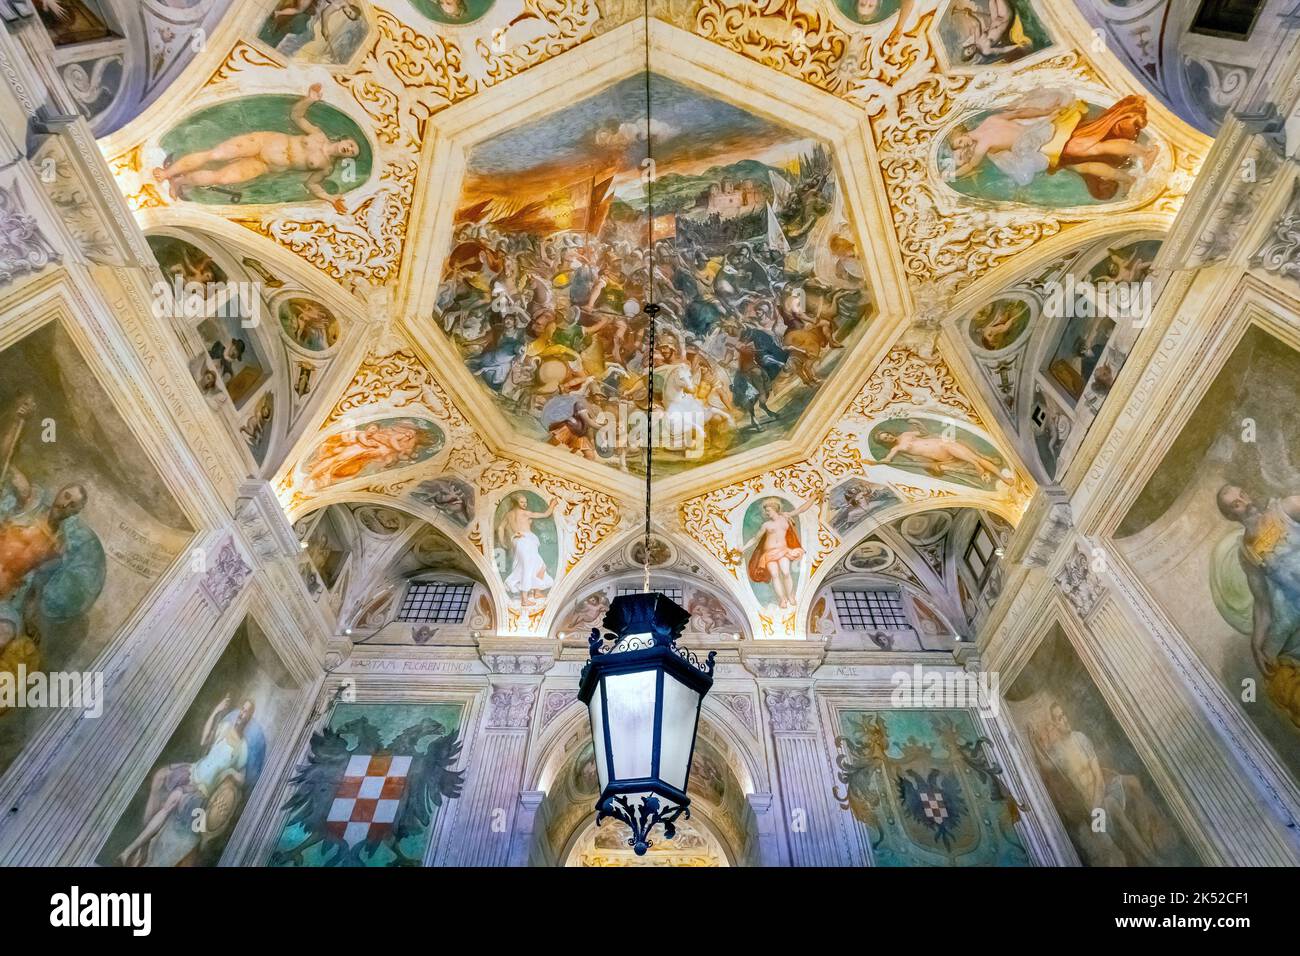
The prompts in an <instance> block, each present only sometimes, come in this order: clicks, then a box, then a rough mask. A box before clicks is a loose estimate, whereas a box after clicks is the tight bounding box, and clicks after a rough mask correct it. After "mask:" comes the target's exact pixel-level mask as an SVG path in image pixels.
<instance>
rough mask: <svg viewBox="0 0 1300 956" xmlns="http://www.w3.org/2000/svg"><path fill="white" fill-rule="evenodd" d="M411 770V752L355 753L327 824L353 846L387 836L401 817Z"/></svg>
mask: <svg viewBox="0 0 1300 956" xmlns="http://www.w3.org/2000/svg"><path fill="white" fill-rule="evenodd" d="M410 770H411V758H410V757H409V756H408V757H402V756H394V755H392V754H389V755H386V756H375V755H372V754H354V755H353V756H352V758H351V759H350V760H348V765H347V769H345V770H344V771H343V779H342V780H341V781H340V782H339V788H338V791H337V792H336V793H335V795H334V803H333V804H331V806H330V812H329V815H328V816H327V817H326V818H325V826H326V828H327V829H328V830H329V832H330V833H331V834H332V835H333V836H336V837H339V838H341V839H342V840H343V842H344V843H346V844H347V845H348V846H350V847H352V846H356V845H357V844H358V843H361V842H363V841H365V840H367V839H379V838H381V837H383V835H384V833H385V832H386V831H387V830H390V829H392V826H393V822H394V821H395V820H396V819H397V808H398V806H399V805H400V803H401V800H402V793H403V791H405V790H406V780H407V775H408V774H409V773H410Z"/></svg>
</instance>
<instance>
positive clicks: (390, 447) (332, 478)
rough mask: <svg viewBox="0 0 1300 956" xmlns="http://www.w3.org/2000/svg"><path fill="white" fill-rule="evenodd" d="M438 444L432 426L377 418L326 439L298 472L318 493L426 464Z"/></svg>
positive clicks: (421, 421) (440, 439)
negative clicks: (385, 473) (355, 480)
mask: <svg viewBox="0 0 1300 956" xmlns="http://www.w3.org/2000/svg"><path fill="white" fill-rule="evenodd" d="M442 443H443V435H442V429H440V428H439V427H438V426H437V425H435V424H434V423H433V422H430V421H426V420H424V419H422V418H407V417H400V418H381V419H378V420H376V421H373V422H367V423H366V424H364V425H360V426H358V427H356V428H349V429H347V430H346V431H341V432H338V433H337V434H334V435H330V436H329V437H328V438H326V439H325V440H324V441H322V442H321V443H320V444H319V445H317V446H316V449H315V451H313V452H312V453H311V454H310V455H309V456H308V457H307V460H306V461H305V462H303V465H302V470H303V473H304V474H305V475H306V479H307V480H306V485H307V487H309V488H312V489H313V490H316V491H319V490H321V489H322V488H328V487H330V486H331V485H336V484H338V483H339V482H342V481H349V480H351V479H353V478H364V477H367V476H369V475H377V474H379V473H381V472H385V471H392V470H393V469H394V468H401V467H403V466H405V465H413V464H415V463H417V462H421V461H428V460H429V459H430V458H432V457H433V456H434V455H436V454H437V453H438V450H439V449H441V448H442Z"/></svg>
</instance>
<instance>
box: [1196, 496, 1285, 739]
mask: <svg viewBox="0 0 1300 956" xmlns="http://www.w3.org/2000/svg"><path fill="white" fill-rule="evenodd" d="M1216 503H1217V504H1218V506H1219V512H1220V513H1221V514H1222V515H1223V516H1224V517H1225V518H1227V519H1228V520H1229V521H1235V522H1237V523H1238V524H1240V525H1241V527H1242V529H1243V533H1242V537H1241V544H1240V546H1239V549H1238V552H1237V557H1238V560H1239V561H1240V562H1241V570H1242V571H1243V572H1244V573H1245V575H1246V583H1247V584H1248V585H1249V586H1250V594H1251V597H1252V598H1253V599H1254V603H1253V607H1252V611H1251V615H1252V617H1251V635H1250V651H1251V656H1252V657H1254V659H1255V664H1256V666H1257V667H1258V668H1259V670H1260V673H1262V674H1263V675H1264V687H1265V689H1266V690H1267V691H1268V695H1269V697H1270V698H1271V699H1272V700H1273V702H1274V703H1275V704H1276V705H1277V706H1278V707H1279V708H1281V710H1282V712H1283V713H1284V714H1285V715H1286V717H1287V719H1289V720H1290V721H1291V722H1292V723H1293V724H1295V725H1296V726H1297V727H1300V495H1291V496H1290V497H1287V498H1278V499H1275V500H1273V501H1270V502H1268V504H1266V505H1264V506H1263V507H1260V505H1259V504H1258V503H1257V502H1255V501H1254V500H1253V499H1252V498H1251V497H1250V496H1249V495H1248V494H1246V492H1244V491H1243V490H1242V489H1241V488H1239V487H1237V486H1236V485H1224V486H1223V487H1222V488H1220V489H1219V493H1218V495H1217V496H1216Z"/></svg>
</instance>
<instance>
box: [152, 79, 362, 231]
mask: <svg viewBox="0 0 1300 956" xmlns="http://www.w3.org/2000/svg"><path fill="white" fill-rule="evenodd" d="M159 145H160V146H161V147H162V149H163V152H164V153H165V157H164V159H163V162H162V164H161V165H159V166H157V167H156V168H155V169H154V170H153V178H154V180H155V181H156V182H157V183H158V184H159V185H160V186H162V187H163V188H164V189H167V190H169V191H170V193H171V196H172V198H173V199H178V200H185V201H187V202H195V203H236V204H240V205H255V204H261V203H284V202H294V203H296V202H308V201H312V200H323V201H325V202H329V203H331V204H332V205H334V206H335V208H336V209H337V210H338V211H340V212H342V211H343V210H344V205H343V195H344V194H345V193H347V192H348V191H350V190H353V189H356V188H357V187H358V186H360V185H362V184H363V183H364V182H365V181H366V180H367V179H368V178H369V177H370V169H371V166H372V165H373V160H374V157H373V155H372V153H371V149H370V143H369V141H368V140H367V139H366V137H365V134H364V133H362V131H361V127H359V126H358V125H357V124H356V123H355V122H353V120H352V118H351V117H349V116H348V115H346V114H345V113H343V112H341V111H340V110H338V109H336V108H335V107H333V106H330V105H329V104H328V103H323V102H321V88H320V84H316V85H315V86H312V87H310V88H309V89H308V90H306V91H305V92H304V93H303V94H302V95H301V96H292V95H285V94H280V93H267V94H261V95H258V96H244V97H240V98H239V99H235V100H228V101H227V102H225V103H217V104H215V105H213V106H207V107H204V108H203V109H201V110H199V111H198V112H197V113H193V114H191V115H190V116H188V117H186V118H185V119H184V120H182V121H181V122H180V123H179V124H177V125H176V126H175V127H173V128H172V129H171V130H170V131H169V132H167V133H166V134H164V135H163V137H162V139H161V140H159Z"/></svg>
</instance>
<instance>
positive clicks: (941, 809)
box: [920, 791, 948, 826]
mask: <svg viewBox="0 0 1300 956" xmlns="http://www.w3.org/2000/svg"><path fill="white" fill-rule="evenodd" d="M920 798H921V810H922V812H923V813H924V814H925V815H926V817H927V818H928V819H930V820H933V821H934V823H935V825H936V826H942V825H943V821H944V820H946V819H948V805H947V804H946V803H945V802H944V799H943V794H942V793H929V792H927V791H922V792H921V793H920Z"/></svg>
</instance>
